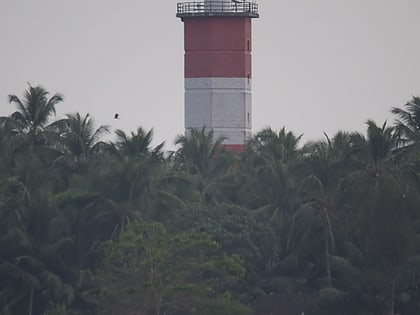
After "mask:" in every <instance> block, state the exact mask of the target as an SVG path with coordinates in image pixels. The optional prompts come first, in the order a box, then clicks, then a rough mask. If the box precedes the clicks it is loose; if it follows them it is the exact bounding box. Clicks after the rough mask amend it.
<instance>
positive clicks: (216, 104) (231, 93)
mask: <svg viewBox="0 0 420 315" xmlns="http://www.w3.org/2000/svg"><path fill="white" fill-rule="evenodd" d="M176 16H177V17H179V18H181V20H182V21H183V22H184V49H185V60H184V76H185V133H186V135H188V134H189V133H190V131H191V129H201V128H203V127H205V128H206V129H208V130H213V132H214V136H215V137H216V138H217V137H219V136H222V137H224V138H225V139H226V140H225V141H224V142H223V145H224V146H225V147H226V149H227V150H230V151H234V152H242V151H243V150H244V148H245V141H246V139H247V138H248V136H249V135H250V133H251V126H252V125H251V123H252V111H251V107H252V106H251V81H252V73H251V47H252V44H251V43H252V42H251V19H252V18H258V17H259V14H258V5H257V4H256V3H255V2H254V1H253V2H247V1H240V0H204V1H201V2H200V1H199V2H197V1H195V2H183V3H178V5H177V15H176Z"/></svg>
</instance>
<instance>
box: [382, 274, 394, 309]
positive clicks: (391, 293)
mask: <svg viewBox="0 0 420 315" xmlns="http://www.w3.org/2000/svg"><path fill="white" fill-rule="evenodd" d="M385 303H386V307H385V313H384V315H394V307H395V279H393V280H392V283H391V286H390V288H389V292H388V294H387V297H386V302H385Z"/></svg>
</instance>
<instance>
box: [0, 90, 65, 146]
mask: <svg viewBox="0 0 420 315" xmlns="http://www.w3.org/2000/svg"><path fill="white" fill-rule="evenodd" d="M48 96H49V92H47V90H45V89H44V88H43V87H41V86H36V87H33V86H31V85H29V87H28V89H27V90H26V91H25V93H24V97H23V99H20V98H19V97H17V96H16V95H9V102H10V103H11V104H13V105H15V106H16V107H17V108H18V110H17V111H16V112H14V113H13V114H12V115H11V116H10V117H2V120H3V121H5V122H6V123H7V124H9V125H10V126H12V128H13V129H14V132H16V133H18V134H19V135H22V136H24V139H25V140H26V141H27V142H29V143H30V144H45V143H46V141H47V139H46V136H45V131H46V129H47V127H48V122H49V119H50V118H51V116H52V115H55V113H56V112H55V106H56V105H57V104H59V103H60V102H62V101H63V96H62V95H61V94H54V95H53V96H52V97H50V98H48Z"/></svg>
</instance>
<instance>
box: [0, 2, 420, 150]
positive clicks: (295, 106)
mask: <svg viewBox="0 0 420 315" xmlns="http://www.w3.org/2000/svg"><path fill="white" fill-rule="evenodd" d="M257 2H258V3H259V5H260V15H261V17H260V18H259V19H255V20H253V131H254V132H256V131H259V130H261V129H262V128H264V127H267V126H271V127H272V128H274V129H280V128H281V127H283V126H286V128H287V129H288V130H291V131H293V132H295V133H297V134H300V133H303V134H304V139H305V141H306V140H311V139H319V138H321V137H322V134H323V132H324V131H325V132H327V133H328V134H329V135H332V134H333V133H334V132H336V131H338V130H339V129H342V130H346V131H355V130H357V131H362V132H364V131H365V126H364V122H365V121H366V119H368V118H372V119H374V120H375V121H376V122H377V123H380V124H382V123H383V121H384V120H385V119H388V120H391V118H392V116H391V115H390V114H389V110H390V108H391V107H392V106H402V105H403V104H404V103H405V102H406V101H408V100H409V99H410V98H411V96H413V95H420V40H419V38H420V37H419V36H420V34H419V33H420V18H418V14H419V12H420V1H419V0H284V1H274V0H260V1H257ZM176 3H177V1H174V0H161V1H157V0H152V1H140V0H136V1H134V0H123V1H121V0H119V1H116V0H71V1H70V0H0V48H1V49H0V115H8V114H10V113H11V112H12V111H13V110H14V107H13V106H12V105H10V104H8V102H7V95H8V94H17V95H19V96H21V95H22V94H23V92H24V90H25V89H26V87H27V86H26V82H30V83H31V84H32V85H38V84H41V85H43V86H44V87H45V88H46V89H47V90H49V91H50V92H51V93H55V92H60V93H63V94H64V96H65V101H64V103H63V104H62V105H59V106H58V108H57V109H58V115H59V116H62V115H63V114H65V113H74V112H80V113H81V114H85V113H90V114H91V115H92V116H93V117H94V118H95V120H96V123H97V125H98V126H99V124H109V125H111V127H112V128H114V129H115V128H120V129H124V130H125V131H134V130H136V129H137V127H139V126H142V127H144V128H146V129H149V128H152V127H154V129H155V143H158V142H160V141H166V143H167V145H166V148H168V149H170V148H173V141H174V139H175V137H176V135H178V134H181V133H183V128H184V127H183V126H184V113H183V25H182V22H181V21H180V20H179V19H177V18H176V17H175V11H176ZM115 112H118V113H119V114H120V119H119V120H114V119H113V115H114V113H115Z"/></svg>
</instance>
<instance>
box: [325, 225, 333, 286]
mask: <svg viewBox="0 0 420 315" xmlns="http://www.w3.org/2000/svg"><path fill="white" fill-rule="evenodd" d="M324 234H325V235H324V245H325V273H326V275H327V284H328V287H329V288H331V287H332V277H331V262H330V249H329V244H328V232H327V231H325V233H324Z"/></svg>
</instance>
